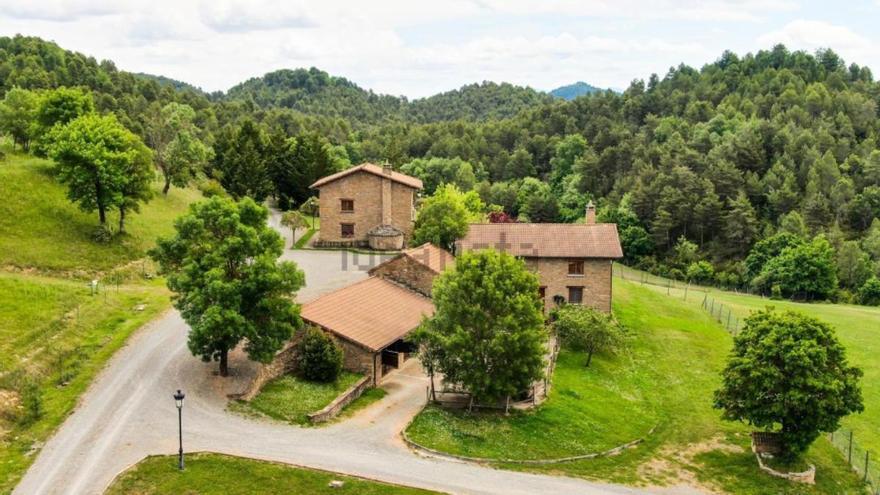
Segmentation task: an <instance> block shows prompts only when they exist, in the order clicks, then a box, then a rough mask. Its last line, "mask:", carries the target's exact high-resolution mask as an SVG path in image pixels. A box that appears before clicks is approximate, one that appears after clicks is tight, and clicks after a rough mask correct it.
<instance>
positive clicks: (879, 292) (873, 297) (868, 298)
mask: <svg viewBox="0 0 880 495" xmlns="http://www.w3.org/2000/svg"><path fill="white" fill-rule="evenodd" d="M859 304H864V305H865V306H880V279H878V278H877V277H876V276H873V277H871V278H869V279H868V280H867V281H866V282H865V284H864V285H862V287H861V288H859Z"/></svg>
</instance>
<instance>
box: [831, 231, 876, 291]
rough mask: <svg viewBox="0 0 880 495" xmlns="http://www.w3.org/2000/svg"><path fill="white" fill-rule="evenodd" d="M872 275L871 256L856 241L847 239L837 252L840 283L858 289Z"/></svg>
mask: <svg viewBox="0 0 880 495" xmlns="http://www.w3.org/2000/svg"><path fill="white" fill-rule="evenodd" d="M870 276H871V258H870V257H869V256H868V255H867V253H865V252H864V251H862V249H861V248H860V247H859V243H858V242H856V241H846V242H844V243H843V245H842V246H840V250H838V252H837V279H838V280H839V281H840V285H841V286H843V287H846V288H849V289H858V288H859V287H861V286H862V284H864V283H865V282H866V281H867V280H868V278H869V277H870Z"/></svg>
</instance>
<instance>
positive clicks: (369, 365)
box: [301, 244, 454, 386]
mask: <svg viewBox="0 0 880 495" xmlns="http://www.w3.org/2000/svg"><path fill="white" fill-rule="evenodd" d="M453 264H454V258H453V256H452V255H451V254H450V253H449V252H447V251H445V250H443V249H441V248H438V247H436V246H433V245H431V244H425V245H423V246H419V247H417V248H413V249H407V250H405V251H403V252H402V253H401V254H399V255H397V256H396V257H394V258H392V259H390V260H388V261H385V262H384V263H382V264H379V265H377V266H376V267H374V268H373V269H372V270H370V272H369V275H370V277H369V278H367V279H365V280H362V281H360V282H357V283H355V284H352V285H349V286H347V287H343V288H342V289H339V290H336V291H334V292H331V293H328V294H325V295H323V296H321V297H319V298H317V299H315V300H313V301H311V302H308V303H306V304H304V305H303V306H302V311H301V316H302V318H303V320H305V321H306V322H307V323H309V324H312V325H315V326H317V327H319V328H321V329H323V330H324V331H326V332H329V333H330V334H331V335H332V336H333V337H334V338H335V340H336V341H337V343H338V344H339V345H340V346H341V347H342V350H343V353H344V355H345V358H344V367H345V369H347V370H349V371H353V372H356V373H363V374H365V375H367V376H370V377H371V384H372V385H374V386H375V385H378V384H379V382H380V381H381V380H382V377H383V376H385V375H386V374H387V373H389V372H391V371H393V370H394V369H396V368H399V367H400V366H401V365H402V364H403V363H404V361H405V360H406V359H408V358H409V357H410V355H411V354H412V352H413V349H412V348H411V346H410V344H408V343H407V342H405V338H406V337H407V335H409V334H410V332H412V331H413V330H415V329H416V328H417V327H418V326H419V324H420V323H421V322H422V318H423V317H428V316H431V315H432V314H434V304H433V303H432V302H431V299H430V297H429V296H430V293H431V285H432V284H433V282H434V278H435V277H436V276H437V275H439V274H440V272H442V271H443V270H444V269H446V268H449V267H451V266H453Z"/></svg>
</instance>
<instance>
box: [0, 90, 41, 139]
mask: <svg viewBox="0 0 880 495" xmlns="http://www.w3.org/2000/svg"><path fill="white" fill-rule="evenodd" d="M36 111H37V96H36V95H35V94H34V93H32V92H31V91H28V90H26V89H22V88H12V89H10V90H9V91H7V92H6V96H4V97H3V101H2V102H0V132H4V133H6V134H9V135H10V136H11V137H12V145H13V147H15V145H19V146H21V149H23V150H25V151H27V150H28V148H29V147H30V143H31V139H32V138H33V137H34V133H35V132H36V129H35V123H34V117H35V115H36Z"/></svg>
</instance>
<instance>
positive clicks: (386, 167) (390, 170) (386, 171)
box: [382, 162, 394, 175]
mask: <svg viewBox="0 0 880 495" xmlns="http://www.w3.org/2000/svg"><path fill="white" fill-rule="evenodd" d="M382 173H383V174H385V175H391V174H393V173H394V169H393V168H391V164H390V163H388V162H385V163H383V164H382Z"/></svg>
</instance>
